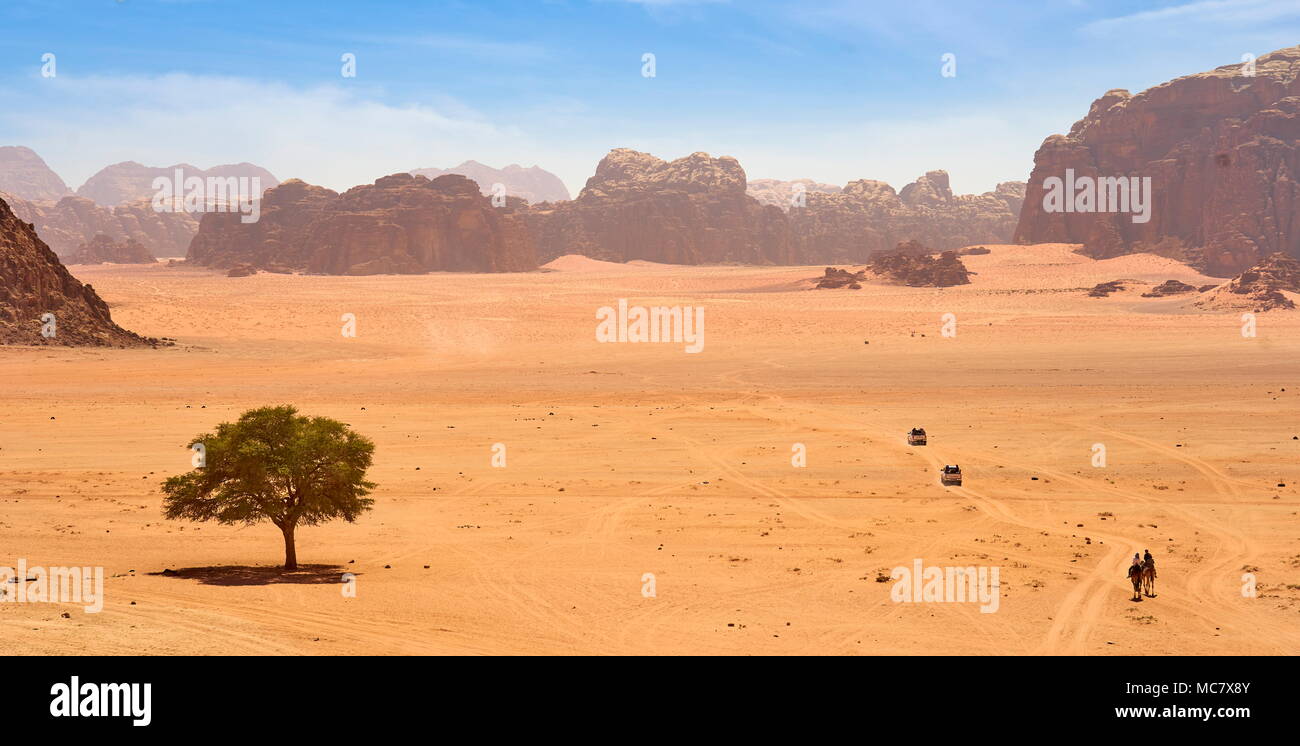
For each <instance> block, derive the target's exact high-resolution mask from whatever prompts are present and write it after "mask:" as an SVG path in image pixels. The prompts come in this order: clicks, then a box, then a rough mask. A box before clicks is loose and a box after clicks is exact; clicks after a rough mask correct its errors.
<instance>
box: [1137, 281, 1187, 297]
mask: <svg viewBox="0 0 1300 746" xmlns="http://www.w3.org/2000/svg"><path fill="white" fill-rule="evenodd" d="M1195 292H1196V286H1195V285H1188V284H1187V283H1185V282H1179V281H1178V280H1165V281H1164V282H1162V283H1160V284H1159V285H1156V286H1155V287H1153V288H1151V289H1150V290H1148V291H1147V292H1145V293H1143V294H1142V297H1143V298H1165V297H1168V296H1170V295H1182V294H1183V293H1195Z"/></svg>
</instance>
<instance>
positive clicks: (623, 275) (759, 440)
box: [0, 245, 1300, 655]
mask: <svg viewBox="0 0 1300 746" xmlns="http://www.w3.org/2000/svg"><path fill="white" fill-rule="evenodd" d="M991 249H992V253H990V254H988V255H982V256H970V257H966V258H965V260H966V263H967V265H968V266H969V267H970V269H971V270H972V271H973V272H975V273H977V274H976V275H975V276H974V278H973V283H972V284H971V285H968V286H961V287H956V288H946V289H925V288H905V287H896V286H890V285H883V284H879V283H868V284H867V285H865V286H864V287H863V289H861V290H856V291H854V290H820V291H813V290H810V289H809V288H810V286H811V282H810V278H813V277H815V276H817V275H819V274H820V272H821V268H820V267H811V268H810V267H780V268H771V267H673V266H661V265H652V264H646V263H631V264H628V265H605V264H602V263H599V262H593V261H591V260H586V259H582V258H580V257H566V258H562V259H561V260H558V261H557V262H556V263H555V265H554V270H555V271H548V272H537V273H527V274H513V275H454V274H434V275H423V276H375V277H306V276H286V275H276V274H265V273H263V274H258V275H256V276H253V277H246V278H227V277H225V276H223V275H221V274H219V273H215V272H211V271H207V270H202V269H197V268H186V267H167V266H165V265H163V264H159V265H157V266H149V267H125V266H109V265H101V266H75V267H72V271H73V273H74V274H76V275H77V276H78V277H79V278H81V279H82V280H83V281H86V282H90V283H91V284H93V285H94V286H95V288H96V289H97V290H98V291H99V293H100V294H101V295H102V296H103V297H104V298H105V299H106V300H107V301H108V302H109V303H110V304H111V306H112V308H113V315H114V319H115V320H116V321H118V323H120V324H122V325H123V326H125V327H126V328H128V329H131V330H133V331H136V332H139V333H141V334H145V335H150V336H159V337H161V336H166V337H172V338H175V339H176V340H178V344H177V345H176V346H175V347H170V348H165V349H156V350H148V349H146V350H103V349H65V348H54V347H51V348H0V565H5V564H8V565H11V566H12V565H13V564H14V563H16V562H17V560H18V559H19V558H23V559H25V560H26V561H27V563H28V564H29V565H41V566H102V567H104V568H105V573H106V576H107V580H106V594H105V595H106V599H105V602H104V609H103V611H102V612H101V613H97V614H86V613H83V612H82V611H81V609H80V607H79V606H78V605H75V604H13V603H0V654H4V655H11V654H25V655H45V654H78V653H88V654H124V655H130V654H189V653H197V654H479V653H505V654H530V653H539V654H562V653H583V654H747V653H753V654H920V653H938V654H953V655H993V654H1089V655H1097V654H1118V655H1136V654H1294V653H1295V652H1296V651H1298V650H1300V491H1298V490H1297V484H1300V469H1298V468H1297V464H1298V463H1300V439H1297V436H1300V312H1297V311H1271V312H1268V313H1263V314H1260V315H1259V317H1258V320H1257V336H1255V337H1253V338H1247V337H1243V336H1242V334H1241V327H1242V321H1241V319H1240V313H1239V312H1222V313H1218V312H1206V311H1200V310H1194V309H1192V308H1190V307H1189V302H1190V301H1189V299H1187V298H1174V299H1149V298H1140V297H1139V295H1140V292H1141V291H1140V288H1139V289H1135V290H1128V291H1124V292H1120V293H1117V294H1115V295H1113V296H1111V297H1109V298H1105V299H1096V298H1088V297H1086V296H1085V293H1084V291H1085V289H1086V288H1089V287H1091V286H1092V285H1094V284H1096V283H1098V282H1103V281H1109V280H1115V279H1121V278H1130V279H1134V280H1139V281H1141V282H1144V283H1150V284H1154V283H1158V282H1162V281H1164V280H1167V279H1179V280H1182V281H1185V282H1189V283H1192V284H1197V285H1199V284H1204V283H1208V282H1212V281H1213V280H1212V279H1210V278H1205V277H1202V276H1200V275H1198V274H1196V273H1195V272H1194V271H1192V270H1190V269H1188V268H1186V267H1185V266H1183V265H1180V264H1177V263H1174V262H1172V261H1169V260H1166V259H1161V258H1158V257H1154V256H1150V255H1136V256H1130V257H1122V258H1117V259H1111V260H1105V261H1094V260H1091V259H1086V258H1084V257H1081V256H1078V255H1076V254H1073V253H1072V252H1071V251H1070V247H1067V246H1060V245H1039V246H1030V247H1023V246H992V247H991ZM619 298H627V299H628V300H629V302H630V303H632V304H641V305H647V306H649V305H678V304H681V305H692V306H701V307H704V308H705V309H706V326H705V340H706V341H705V348H704V350H703V351H702V352H701V353H699V354H688V353H686V352H684V349H683V347H684V345H682V344H672V343H661V344H600V343H597V342H596V338H595V335H594V330H595V325H596V317H595V313H596V309H597V308H599V307H601V306H612V305H615V304H616V303H617V301H618V299H619ZM345 313H352V314H355V316H356V320H357V336H356V337H355V338H346V337H344V336H342V334H341V333H340V330H341V327H342V321H341V316H342V315H343V314H345ZM946 313H951V314H954V315H955V318H956V323H957V334H956V336H953V337H945V336H942V335H941V333H940V327H941V323H942V319H941V317H942V315H943V314H946ZM276 403H292V404H295V405H297V406H298V407H299V408H300V409H301V410H303V411H304V412H307V413H313V414H323V415H328V416H332V417H336V418H339V419H341V420H343V421H345V422H348V423H350V424H351V425H352V426H353V427H354V428H355V429H357V430H358V431H360V432H362V433H364V434H366V435H368V436H370V437H371V438H373V439H374V440H375V442H376V444H377V450H376V461H375V465H374V467H373V469H372V472H371V479H372V480H373V481H375V482H377V483H378V484H379V487H378V488H377V489H376V491H375V493H374V495H373V497H374V498H375V499H376V504H375V509H374V510H373V511H372V512H370V513H369V514H367V515H366V516H365V517H363V518H362V519H361V520H360V521H358V522H357V523H355V524H345V523H334V524H329V525H325V526H321V527H314V528H305V529H302V530H300V531H299V543H298V555H299V560H300V562H303V563H308V564H311V565H313V566H314V567H313V568H310V569H307V570H304V571H303V572H301V573H298V574H296V575H293V576H282V575H280V574H279V573H277V572H276V571H275V570H274V569H273V566H274V565H275V564H276V563H278V562H279V561H281V560H282V545H281V542H280V538H279V535H278V532H277V531H276V530H275V529H274V528H273V527H271V526H269V525H261V526H254V527H231V526H220V525H216V524H190V523H181V522H170V521H164V520H163V519H162V516H161V512H160V505H161V495H160V493H159V489H158V488H159V485H160V483H161V482H162V480H163V479H165V478H166V477H168V476H170V475H173V474H176V473H180V472H182V471H185V470H187V469H188V468H190V451H189V450H188V449H187V446H188V444H189V442H190V439H191V438H192V437H193V436H195V435H197V434H199V433H201V432H204V431H205V430H208V429H210V428H212V427H213V426H215V425H216V424H217V423H218V422H222V421H227V420H233V419H234V418H236V417H237V416H238V415H239V414H240V413H241V412H242V411H244V410H246V409H248V408H251V407H254V406H260V405H265V404H276ZM912 426H924V427H925V428H926V429H927V430H928V432H929V434H930V444H929V445H928V446H926V447H911V446H908V445H907V443H906V441H905V437H904V436H905V433H906V431H907V429H908V428H910V427H912ZM496 443H501V444H504V445H505V447H506V456H507V465H506V467H505V468H496V467H493V466H492V465H491V459H492V455H493V452H492V447H493V445H494V444H496ZM796 443H801V444H804V446H805V447H806V453H807V466H806V467H803V468H798V467H795V466H792V463H791V457H792V447H793V445H794V444H796ZM1094 444H1102V445H1103V446H1104V447H1105V448H1106V457H1107V458H1106V465H1105V467H1102V468H1099V467H1097V466H1094V465H1093V454H1094V451H1093V446H1094ZM944 463H959V464H961V466H962V469H963V472H964V473H965V484H964V486H962V487H960V488H945V487H943V486H941V485H940V484H939V483H938V477H937V470H938V468H939V467H940V466H941V465H942V464H944ZM1283 485H1285V486H1283ZM1143 549H1150V550H1151V551H1152V553H1153V554H1154V555H1155V556H1156V558H1157V561H1158V563H1159V564H1158V566H1159V570H1160V576H1159V579H1158V582H1157V587H1156V596H1155V597H1154V598H1146V599H1144V600H1143V601H1142V602H1133V601H1130V600H1129V599H1130V588H1129V586H1128V584H1127V582H1126V581H1125V579H1124V577H1123V570H1124V567H1125V566H1126V565H1127V559H1128V557H1130V556H1131V555H1132V554H1133V552H1134V551H1141V550H1143ZM915 559H921V560H923V562H924V563H925V564H926V565H927V566H928V565H938V566H965V565H985V566H997V567H998V568H999V570H1000V579H1001V597H1000V606H999V609H998V611H997V612H996V613H991V614H982V613H980V612H979V609H978V607H977V605H975V604H971V603H917V604H907V603H895V602H893V601H892V600H891V597H890V589H891V587H892V585H893V584H892V582H877V578H878V576H879V575H881V574H882V572H883V573H884V574H886V575H887V574H888V573H889V571H890V569H891V568H893V567H895V566H900V565H911V563H912V562H913V560H915ZM164 569H173V570H178V571H180V575H179V576H163V575H161V574H158V573H161V572H162V571H163V570H164ZM343 572H351V573H354V574H355V575H356V586H355V588H356V591H357V593H356V597H355V598H348V597H345V596H344V595H343V594H342V593H341V585H340V583H339V579H340V575H341V573H343ZM646 573H652V574H653V575H654V579H655V595H654V596H653V597H646V596H645V595H643V592H642V591H643V586H644V581H643V577H644V576H645V574H646ZM1248 573H1249V574H1252V575H1253V577H1254V578H1255V580H1256V582H1257V584H1258V585H1257V587H1258V592H1257V593H1256V594H1255V595H1254V596H1253V597H1252V596H1250V595H1249V594H1243V592H1242V588H1243V585H1244V584H1245V583H1246V580H1244V576H1246V574H1248ZM65 612H66V613H67V614H68V616H67V617H66V618H65V617H64V616H62V614H63V613H65Z"/></svg>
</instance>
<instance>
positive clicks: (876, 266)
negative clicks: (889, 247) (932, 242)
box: [868, 244, 970, 288]
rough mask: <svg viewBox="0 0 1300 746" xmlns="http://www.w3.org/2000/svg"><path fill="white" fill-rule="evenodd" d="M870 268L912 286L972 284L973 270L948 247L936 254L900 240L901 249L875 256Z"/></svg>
mask: <svg viewBox="0 0 1300 746" xmlns="http://www.w3.org/2000/svg"><path fill="white" fill-rule="evenodd" d="M868 269H870V270H871V272H872V273H873V274H876V275H878V276H880V277H883V278H885V279H888V280H891V281H893V282H897V283H901V284H903V285H908V286H910V287H929V288H943V287H951V286H953V285H969V284H970V272H969V271H967V269H966V265H965V264H963V263H962V260H961V259H960V258H959V257H958V256H957V252H955V251H945V252H943V253H941V254H940V255H939V256H938V257H937V258H936V257H933V256H930V255H928V254H917V253H913V247H911V246H908V245H906V244H900V245H899V247H898V250H897V251H894V252H892V253H889V254H883V255H880V256H876V257H875V258H874V259H872V261H871V264H870V265H868Z"/></svg>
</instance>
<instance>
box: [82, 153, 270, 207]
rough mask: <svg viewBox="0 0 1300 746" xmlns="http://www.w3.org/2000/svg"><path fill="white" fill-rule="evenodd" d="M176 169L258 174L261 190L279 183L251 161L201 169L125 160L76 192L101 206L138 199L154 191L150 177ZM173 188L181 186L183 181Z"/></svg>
mask: <svg viewBox="0 0 1300 746" xmlns="http://www.w3.org/2000/svg"><path fill="white" fill-rule="evenodd" d="M176 169H181V170H182V171H183V175H184V177H185V178H186V179H188V178H190V177H192V176H193V177H198V178H201V179H204V180H206V179H207V178H208V177H223V178H224V177H232V176H233V177H236V178H239V177H248V178H249V179H250V180H251V179H252V178H253V177H257V178H259V179H260V180H261V187H262V190H263V191H265V190H267V189H270V188H271V187H273V186H275V185H276V184H279V183H280V181H279V180H278V179H276V178H275V176H273V175H272V174H271V172H270V171H267V170H266V169H264V168H262V167H261V166H256V165H253V164H252V163H232V164H225V165H221V166H213V167H212V168H209V169H207V170H204V169H201V168H198V167H195V166H191V165H189V164H188V163H178V164H176V165H174V166H167V167H166V168H157V167H152V166H144V165H141V164H139V163H136V162H135V161H125V162H122V163H115V164H113V165H111V166H106V167H104V168H102V169H100V170H99V172H98V173H96V174H95V175H94V176H91V177H90V178H89V179H87V180H86V183H85V184H82V185H81V186H80V187H79V188H78V189H77V195H78V196H80V197H86V198H88V199H91V200H93V201H94V202H95V203H96V204H99V205H103V206H104V207H114V206H117V205H120V204H123V203H126V202H135V201H137V200H152V199H153V197H154V194H155V192H156V191H157V190H156V189H154V187H153V180H154V179H155V178H157V177H159V176H162V177H166V178H168V179H174V176H175V173H176ZM174 188H175V189H177V190H180V189H182V188H184V185H180V186H177V187H174Z"/></svg>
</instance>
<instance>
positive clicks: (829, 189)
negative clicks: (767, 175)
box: [745, 179, 840, 211]
mask: <svg viewBox="0 0 1300 746" xmlns="http://www.w3.org/2000/svg"><path fill="white" fill-rule="evenodd" d="M798 187H802V189H803V193H804V194H805V195H806V194H808V193H809V192H821V193H823V194H839V193H840V187H838V186H836V185H834V184H821V183H819V182H816V181H813V180H812V179H795V180H794V181H781V180H779V179H754V180H753V181H751V182H749V184H748V185H747V186H746V188H745V193H746V194H748V195H749V196H751V197H753V198H754V199H756V200H758V201H759V202H760V203H762V204H764V205H772V206H773V207H779V208H781V209H782V210H786V211H789V209H790V207H791V202H792V201H791V197H792V196H793V195H794V194H795V190H796V188H798Z"/></svg>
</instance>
